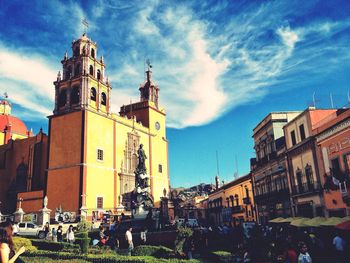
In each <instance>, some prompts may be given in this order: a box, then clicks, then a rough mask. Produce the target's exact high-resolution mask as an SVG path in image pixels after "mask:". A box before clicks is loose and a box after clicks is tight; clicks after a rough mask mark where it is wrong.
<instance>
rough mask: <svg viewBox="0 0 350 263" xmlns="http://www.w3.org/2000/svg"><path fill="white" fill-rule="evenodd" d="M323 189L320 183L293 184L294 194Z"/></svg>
mask: <svg viewBox="0 0 350 263" xmlns="http://www.w3.org/2000/svg"><path fill="white" fill-rule="evenodd" d="M320 190H322V187H321V184H320V183H305V184H301V185H295V186H293V195H298V194H306V193H316V192H319V191H320Z"/></svg>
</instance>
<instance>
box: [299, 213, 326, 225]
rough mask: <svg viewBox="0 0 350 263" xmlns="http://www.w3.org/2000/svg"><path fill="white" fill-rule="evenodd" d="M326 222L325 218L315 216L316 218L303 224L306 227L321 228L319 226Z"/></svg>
mask: <svg viewBox="0 0 350 263" xmlns="http://www.w3.org/2000/svg"><path fill="white" fill-rule="evenodd" d="M326 220H327V218H325V217H321V216H317V217H314V218H312V219H309V220H307V221H305V222H304V224H305V225H306V226H309V227H318V226H321V224H322V223H323V222H325V221H326Z"/></svg>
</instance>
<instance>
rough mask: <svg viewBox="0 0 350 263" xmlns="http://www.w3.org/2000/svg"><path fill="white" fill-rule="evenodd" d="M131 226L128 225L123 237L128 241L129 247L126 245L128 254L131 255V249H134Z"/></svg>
mask: <svg viewBox="0 0 350 263" xmlns="http://www.w3.org/2000/svg"><path fill="white" fill-rule="evenodd" d="M131 231H132V227H129V229H128V230H126V233H125V239H126V241H128V244H129V247H128V255H129V256H131V251H132V250H133V249H134V243H133V242H132V233H131Z"/></svg>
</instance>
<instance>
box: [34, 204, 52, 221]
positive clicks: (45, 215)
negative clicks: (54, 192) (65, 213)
mask: <svg viewBox="0 0 350 263" xmlns="http://www.w3.org/2000/svg"><path fill="white" fill-rule="evenodd" d="M50 214H51V209H48V208H47V207H44V208H43V209H40V210H39V217H38V221H37V224H38V225H45V224H46V223H47V222H49V223H50Z"/></svg>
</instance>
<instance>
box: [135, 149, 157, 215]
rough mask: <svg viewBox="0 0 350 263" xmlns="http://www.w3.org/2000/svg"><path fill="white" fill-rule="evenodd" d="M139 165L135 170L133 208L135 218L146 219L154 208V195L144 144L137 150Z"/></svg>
mask: <svg viewBox="0 0 350 263" xmlns="http://www.w3.org/2000/svg"><path fill="white" fill-rule="evenodd" d="M137 154H138V165H137V168H136V170H135V172H134V173H135V189H134V191H133V196H132V205H131V207H132V210H133V216H134V218H135V219H146V217H147V215H148V213H149V212H150V211H151V210H152V208H153V197H152V195H151V194H150V185H149V175H148V174H147V170H146V165H145V160H146V159H147V156H146V154H145V151H144V150H143V145H142V144H140V148H139V149H138V151H137Z"/></svg>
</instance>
